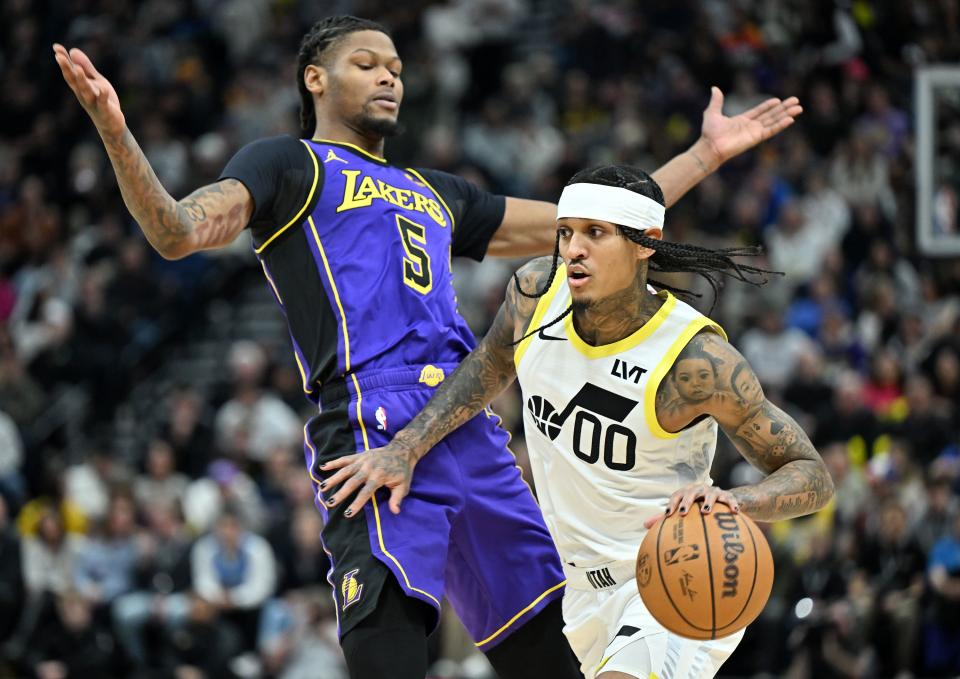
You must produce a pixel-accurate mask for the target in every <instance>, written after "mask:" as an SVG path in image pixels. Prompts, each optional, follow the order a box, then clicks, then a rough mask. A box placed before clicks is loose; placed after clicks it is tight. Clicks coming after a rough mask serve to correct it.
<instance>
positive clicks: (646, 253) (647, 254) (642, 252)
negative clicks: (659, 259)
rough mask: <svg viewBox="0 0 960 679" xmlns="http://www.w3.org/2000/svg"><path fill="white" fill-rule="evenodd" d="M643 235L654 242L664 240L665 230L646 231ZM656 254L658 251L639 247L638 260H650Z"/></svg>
mask: <svg viewBox="0 0 960 679" xmlns="http://www.w3.org/2000/svg"><path fill="white" fill-rule="evenodd" d="M643 235H644V236H646V237H647V238H653V239H654V240H663V229H644V231H643ZM654 252H656V251H655V250H654V249H653V248H645V247H643V246H642V245H639V246H637V259H650V258H651V257H653V253H654Z"/></svg>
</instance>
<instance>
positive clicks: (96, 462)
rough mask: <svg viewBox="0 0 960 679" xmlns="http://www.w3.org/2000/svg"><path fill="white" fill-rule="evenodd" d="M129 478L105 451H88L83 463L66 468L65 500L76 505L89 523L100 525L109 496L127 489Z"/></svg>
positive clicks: (103, 449)
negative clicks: (114, 489) (119, 490)
mask: <svg viewBox="0 0 960 679" xmlns="http://www.w3.org/2000/svg"><path fill="white" fill-rule="evenodd" d="M128 481H129V475H128V474H127V471H126V469H124V468H123V466H122V465H121V464H119V463H118V462H117V461H116V460H114V458H113V455H112V454H111V453H110V452H109V451H108V450H106V449H105V448H101V447H97V448H94V449H93V451H91V453H90V456H89V457H88V458H87V460H86V461H85V462H81V463H80V464H77V465H73V466H71V467H68V468H67V471H66V473H65V478H64V488H65V492H66V498H67V500H68V501H69V502H71V503H72V504H74V505H76V506H77V507H78V508H79V509H80V510H81V511H82V512H83V514H84V516H86V517H87V519H89V520H90V521H100V520H102V519H104V518H105V517H106V515H107V510H108V508H109V505H110V492H111V489H112V488H114V487H119V486H123V485H126V484H127V482H128Z"/></svg>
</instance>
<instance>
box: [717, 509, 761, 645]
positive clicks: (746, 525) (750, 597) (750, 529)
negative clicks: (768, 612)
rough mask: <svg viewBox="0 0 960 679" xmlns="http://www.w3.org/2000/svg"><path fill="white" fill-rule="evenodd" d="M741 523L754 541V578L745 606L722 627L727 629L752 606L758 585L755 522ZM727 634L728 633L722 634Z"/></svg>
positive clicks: (752, 541)
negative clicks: (754, 535) (754, 592)
mask: <svg viewBox="0 0 960 679" xmlns="http://www.w3.org/2000/svg"><path fill="white" fill-rule="evenodd" d="M741 518H746V515H742V516H738V517H737V519H738V520H741ZM740 523H741V525H742V526H743V527H744V528H746V529H747V530H746V532H747V534H748V535H749V536H750V542H751V543H753V579H752V580H751V582H750V592H749V593H748V594H747V597H746V599H744V602H743V607H742V608H741V609H740V612H739V613H737V615H736V617H734V619H733V620H731V621H730V622H728V623H727V624H726V625H724V626H723V627H722V628H721V629H727V628H728V627H730V626H731V625H733V624H734V623H736V622H737V620H739V619H740V618H742V617H743V614H744V613H745V612H746V610H747V608H749V607H750V602H751V601H752V600H753V590H754V589H756V586H757V571H758V570H759V569H760V559H759V555H758V554H757V540H756V538H754V537H753V523H752V522H750V521H742V520H741V521H740ZM721 636H726V635H721Z"/></svg>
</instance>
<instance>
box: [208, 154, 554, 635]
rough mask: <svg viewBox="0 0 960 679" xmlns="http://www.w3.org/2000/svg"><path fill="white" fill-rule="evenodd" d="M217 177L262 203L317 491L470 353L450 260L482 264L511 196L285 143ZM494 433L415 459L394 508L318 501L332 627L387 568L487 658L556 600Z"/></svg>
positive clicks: (501, 439)
mask: <svg viewBox="0 0 960 679" xmlns="http://www.w3.org/2000/svg"><path fill="white" fill-rule="evenodd" d="M222 177H233V178H236V179H239V180H240V181H242V182H243V183H244V184H245V185H246V186H247V187H248V189H250V192H251V195H252V196H253V198H254V202H255V204H256V208H255V213H254V217H253V218H252V220H251V225H250V228H251V234H252V236H253V244H254V250H255V251H256V254H257V257H258V259H259V261H260V264H261V265H262V267H263V270H264V274H265V275H266V277H267V280H268V281H269V283H270V286H271V288H272V289H273V291H274V293H275V295H276V297H277V301H278V302H279V303H280V305H281V307H282V308H283V311H284V314H285V316H286V319H287V322H288V326H289V329H290V336H291V339H292V341H293V349H294V355H295V360H296V363H297V366H298V368H299V370H300V375H301V378H302V380H303V388H304V391H305V393H306V395H307V397H308V398H310V399H311V400H312V401H313V402H314V403H316V404H317V405H318V406H319V413H318V415H317V416H316V417H314V418H312V419H311V420H310V421H309V422H308V423H307V426H306V428H305V432H306V436H305V453H306V458H307V465H308V467H309V471H310V475H311V477H312V478H313V480H314V483H315V484H317V483H318V482H319V480H320V473H319V470H318V467H319V465H320V464H322V463H323V462H324V461H326V460H328V459H331V458H334V457H339V456H341V455H346V454H351V453H354V452H356V451H362V450H367V449H370V448H375V447H379V446H382V445H384V444H386V443H387V442H388V441H389V440H390V439H391V438H392V436H393V434H394V433H395V432H397V431H399V430H400V429H402V428H403V427H404V426H405V425H406V424H407V423H408V422H409V421H410V420H411V419H412V418H413V417H414V416H415V415H416V414H417V413H418V412H419V411H420V409H421V408H423V406H424V405H426V403H427V401H428V400H429V399H430V397H431V395H432V393H433V390H434V389H435V388H436V386H437V385H438V384H440V382H442V381H443V379H444V378H445V377H446V376H447V375H449V374H450V373H451V372H452V371H453V370H454V368H455V367H456V365H457V364H458V363H459V362H460V361H461V360H462V359H463V358H464V357H465V356H466V355H467V354H468V353H469V352H470V350H471V349H473V348H474V346H475V344H476V342H475V340H474V338H473V336H472V334H471V332H470V330H469V328H468V327H467V325H466V323H465V322H464V320H463V319H462V318H461V317H460V315H459V313H458V312H457V300H456V297H455V294H454V290H453V285H452V274H451V270H450V267H451V261H452V257H453V256H454V255H468V256H472V257H474V258H476V259H480V258H482V256H483V253H484V252H485V250H486V245H487V242H488V241H489V239H490V236H491V235H492V233H493V231H494V230H496V228H497V226H498V225H499V223H500V221H501V219H502V215H503V199H502V198H498V197H495V196H491V195H490V194H487V193H485V192H482V191H480V190H479V189H477V188H476V187H475V186H473V185H471V184H469V183H468V182H465V181H464V180H462V179H459V178H456V177H453V176H452V175H447V174H445V173H441V172H436V171H429V170H420V171H418V170H414V169H410V168H400V167H394V166H392V165H390V164H389V163H387V162H386V161H385V160H384V159H382V158H378V157H376V156H372V155H370V154H368V153H366V152H364V151H362V150H361V149H359V148H357V147H353V146H351V145H348V144H343V143H337V142H326V141H307V140H294V139H293V138H291V137H277V138H273V139H268V140H263V141H261V142H255V143H254V144H251V145H250V146H248V147H245V148H244V149H243V150H241V151H240V152H239V153H238V154H237V156H235V157H234V159H233V160H232V161H231V162H230V163H229V164H228V166H227V168H226V169H225V171H224V173H223V175H222ZM498 425H499V419H498V418H497V417H496V416H495V415H493V414H492V413H490V412H485V413H483V414H481V415H480V416H478V417H476V418H474V419H473V420H472V421H471V422H469V423H468V424H466V425H464V426H463V427H461V428H460V429H458V430H457V431H456V432H454V433H453V434H451V435H450V436H448V437H447V438H446V439H444V440H443V441H442V442H441V443H440V444H439V445H438V446H437V447H436V448H434V449H433V450H432V451H431V452H430V454H429V455H427V456H426V457H424V458H423V460H421V461H420V462H419V464H418V465H417V470H416V474H414V476H413V483H412V486H411V489H410V494H409V495H408V496H407V498H406V499H405V500H404V504H403V511H402V512H401V513H400V514H399V515H398V516H394V515H393V514H392V513H390V511H389V510H388V509H387V507H386V502H385V498H386V497H387V494H386V493H384V492H383V491H381V493H378V495H377V497H376V498H374V500H373V501H372V502H370V503H368V504H367V505H366V506H365V507H364V512H365V519H366V521H364V519H363V518H360V517H357V518H354V519H346V518H344V517H343V509H342V507H341V508H337V509H336V510H333V511H331V512H329V513H328V512H327V511H326V509H325V508H324V506H323V496H322V495H321V494H319V491H318V496H317V497H318V502H317V506H318V507H319V508H320V509H321V511H322V512H323V513H324V519H325V526H324V530H323V541H324V546H325V548H326V549H327V551H328V553H329V554H330V557H331V562H332V564H333V568H332V570H331V573H330V581H331V584H332V585H333V589H334V595H335V597H336V600H337V611H338V620H339V626H340V633H341V635H342V634H344V633H346V632H347V631H349V630H350V629H351V628H352V627H353V626H354V625H355V624H356V623H357V622H359V621H360V620H362V619H363V618H364V617H365V616H366V615H367V614H368V613H369V612H370V611H371V610H373V608H374V606H375V605H376V601H377V597H378V596H379V593H380V591H381V588H382V586H383V583H384V579H385V578H386V577H389V573H392V574H393V576H394V577H395V578H396V579H397V581H398V582H399V583H400V585H401V587H402V588H403V589H404V591H405V592H406V593H407V594H408V595H409V596H412V597H416V598H418V599H421V600H423V601H425V602H427V603H428V604H430V605H432V606H434V607H435V608H436V609H437V610H439V607H440V600H441V598H442V597H443V596H444V595H446V596H447V598H448V599H449V600H450V602H451V603H452V604H453V606H454V608H455V609H456V611H457V613H458V615H459V616H460V619H461V620H462V621H463V623H464V625H465V626H466V628H467V630H468V631H469V632H470V633H471V634H472V636H473V637H474V640H475V641H476V643H477V645H478V646H479V647H480V648H481V649H482V650H489V649H490V648H492V647H493V646H495V645H496V644H497V643H499V642H500V641H502V640H503V639H504V638H506V637H507V636H508V635H509V634H510V633H511V631H512V630H514V629H516V628H517V627H518V626H519V625H522V624H523V622H524V621H525V620H526V619H527V618H529V617H530V616H532V615H534V614H536V613H537V612H538V611H539V610H540V609H541V608H543V607H544V606H545V605H546V604H547V603H548V602H550V601H552V600H553V599H556V598H558V597H559V596H560V595H561V594H562V590H563V582H564V576H563V571H562V568H561V566H560V562H559V558H558V557H557V554H556V550H555V549H554V547H553V543H552V541H551V539H550V536H549V533H548V532H547V529H546V527H545V525H544V523H543V518H542V516H541V514H540V509H539V507H538V506H537V504H536V502H535V500H534V498H533V495H532V493H531V492H530V489H529V487H528V486H527V484H526V483H525V482H524V480H523V479H522V478H521V475H520V471H519V469H518V468H517V466H516V460H515V459H514V457H513V455H512V453H510V451H509V450H508V449H507V443H508V441H509V435H508V434H507V433H506V432H505V431H503V430H502V429H501V428H500V427H499V426H498ZM332 492H333V490H332V489H331V490H329V491H328V493H329V494H331V495H332ZM343 506H344V507H345V506H346V505H343Z"/></svg>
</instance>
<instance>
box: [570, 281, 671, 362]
mask: <svg viewBox="0 0 960 679" xmlns="http://www.w3.org/2000/svg"><path fill="white" fill-rule="evenodd" d="M664 293H665V294H666V299H665V300H664V302H663V304H661V305H660V308H659V309H657V313H655V314H654V315H653V317H652V318H651V319H650V320H649V321H647V322H646V323H644V324H643V325H641V326H640V327H639V328H637V330H636V331H635V332H634V333H632V334H630V335H628V336H627V337H624V338H623V339H620V340H617V341H616V342H613V343H612V344H601V345H600V346H597V347H594V346H591V345H589V344H587V343H586V342H584V341H583V340H582V339H580V335H578V334H577V330H576V328H574V327H573V314H569V315H568V316H567V317H566V318H565V319H563V327H564V328H565V329H566V331H567V339H568V340H570V344H572V345H573V346H574V348H575V349H576V350H577V351H579V352H580V353H581V354H583V355H584V356H586V357H587V358H590V359H594V358H607V357H608V356H613V355H614V354H619V353H621V352H624V351H628V350H630V349H633V348H634V347H635V346H637V345H638V344H640V342H642V341H643V340H645V339H647V338H648V337H650V335H652V334H653V333H654V332H655V331H656V330H657V328H659V327H660V326H661V325H662V324H663V322H664V321H665V320H667V316H669V315H670V313H671V312H672V311H673V310H674V308H676V306H677V298H676V297H674V296H673V295H671V294H670V293H669V291H666V290H664V291H663V292H661V293H658V294H660V295H663V294H664Z"/></svg>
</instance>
